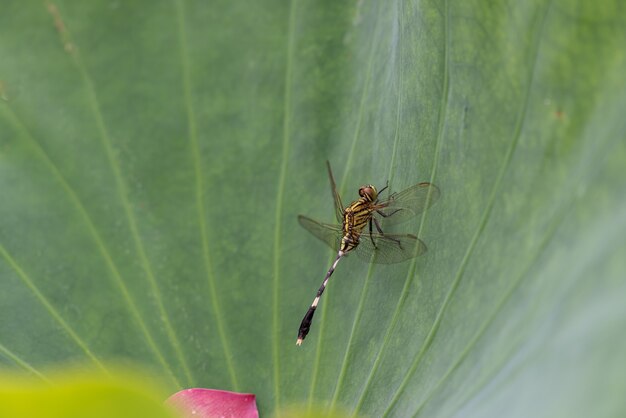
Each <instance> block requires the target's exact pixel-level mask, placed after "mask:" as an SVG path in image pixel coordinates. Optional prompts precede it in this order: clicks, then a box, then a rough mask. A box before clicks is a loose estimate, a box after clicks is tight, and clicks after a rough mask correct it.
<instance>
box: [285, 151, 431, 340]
mask: <svg viewBox="0 0 626 418" xmlns="http://www.w3.org/2000/svg"><path fill="white" fill-rule="evenodd" d="M326 168H327V170H328V177H329V179H330V187H331V192H332V196H333V201H334V206H335V216H336V218H337V223H336V224H328V223H324V222H318V221H316V220H314V219H311V218H309V217H307V216H304V215H299V216H298V222H299V223H300V225H302V227H304V229H306V230H307V231H309V232H310V233H311V234H313V235H314V236H315V237H317V238H318V239H320V240H321V241H322V242H324V243H326V244H328V245H329V246H330V247H331V248H332V249H334V250H335V251H337V257H336V258H335V261H334V262H333V263H332V265H331V267H330V269H328V272H327V273H326V276H325V277H324V281H323V282H322V285H321V286H320V288H319V290H318V291H317V295H316V296H315V299H313V303H312V304H311V306H310V307H309V310H308V311H307V312H306V314H305V315H304V318H303V319H302V322H301V323H300V328H299V330H298V339H297V340H296V345H301V344H302V341H304V339H305V338H306V336H307V334H308V333H309V330H310V328H311V323H312V322H313V315H314V314H315V309H317V305H318V304H319V301H320V298H321V297H322V293H324V290H325V289H326V285H327V284H328V280H329V279H330V276H332V274H333V272H334V271H335V268H336V267H337V264H338V263H339V260H340V259H341V258H342V257H344V256H346V255H347V254H349V253H352V252H354V253H355V254H357V256H359V257H360V258H362V259H364V260H365V261H367V262H370V261H372V262H374V263H381V264H392V263H399V262H402V261H405V260H408V259H410V258H413V257H417V256H419V255H421V254H424V253H425V252H426V244H424V242H423V241H422V240H420V239H419V238H418V237H416V236H415V235H412V234H387V233H384V232H383V229H382V227H381V222H382V223H383V224H384V225H385V227H386V226H388V225H392V224H397V223H401V222H405V221H408V220H409V219H411V218H414V217H415V216H417V215H418V214H420V213H422V212H423V211H424V210H425V209H426V208H428V207H430V205H432V204H433V203H435V201H436V200H437V199H438V198H439V194H440V193H439V189H438V188H437V186H435V185H434V184H431V183H427V182H424V183H418V184H415V185H413V186H411V187H409V188H408V189H405V190H403V191H401V192H398V193H392V194H389V196H388V197H387V198H386V199H384V200H381V199H379V197H380V194H381V193H382V192H383V191H384V190H386V189H387V188H388V185H389V184H387V185H386V186H385V187H383V188H382V189H381V190H380V191H377V190H376V188H375V187H374V186H372V185H371V184H368V185H365V186H361V187H360V188H359V196H360V197H359V199H357V200H355V201H353V202H352V203H350V204H349V205H348V206H345V207H344V206H343V204H342V203H341V196H339V193H338V192H337V186H336V183H335V179H334V177H333V172H332V169H331V167H330V162H328V161H326ZM366 227H368V231H365V232H364V230H365V228H366ZM374 228H375V231H374Z"/></svg>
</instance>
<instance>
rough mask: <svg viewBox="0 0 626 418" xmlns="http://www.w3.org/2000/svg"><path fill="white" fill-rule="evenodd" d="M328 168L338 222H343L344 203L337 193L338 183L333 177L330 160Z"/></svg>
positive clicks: (327, 163) (327, 162)
mask: <svg viewBox="0 0 626 418" xmlns="http://www.w3.org/2000/svg"><path fill="white" fill-rule="evenodd" d="M326 168H327V169H328V178H329V179H330V191H331V193H332V194H333V202H334V204H335V216H336V217H337V222H343V204H342V203H341V196H339V193H337V185H336V184H335V178H334V177H333V171H332V170H331V169H330V162H329V161H328V160H327V161H326Z"/></svg>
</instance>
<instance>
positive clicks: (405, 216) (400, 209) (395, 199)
mask: <svg viewBox="0 0 626 418" xmlns="http://www.w3.org/2000/svg"><path fill="white" fill-rule="evenodd" d="M439 195H440V193H439V189H438V188H437V186H435V185H434V184H432V183H418V184H416V185H414V186H411V187H409V188H408V189H405V190H402V191H401V192H398V193H393V194H392V195H390V196H389V198H387V199H386V200H384V201H382V202H380V203H379V204H378V206H380V207H381V208H380V209H379V211H380V212H382V213H383V214H385V215H388V216H387V217H384V218H383V219H384V224H386V225H392V224H397V223H400V222H405V221H408V220H409V219H411V218H413V217H415V216H417V215H419V214H420V213H422V212H423V211H424V209H426V208H427V207H430V206H432V204H433V203H435V202H436V201H437V199H439Z"/></svg>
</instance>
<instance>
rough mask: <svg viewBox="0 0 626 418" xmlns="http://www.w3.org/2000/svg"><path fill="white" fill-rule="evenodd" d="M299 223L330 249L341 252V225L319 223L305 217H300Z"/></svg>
mask: <svg viewBox="0 0 626 418" xmlns="http://www.w3.org/2000/svg"><path fill="white" fill-rule="evenodd" d="M298 222H300V225H302V227H303V228H304V229H306V230H307V231H309V232H310V233H311V234H313V235H315V236H316V237H317V238H318V239H319V240H321V241H322V242H325V243H326V244H327V245H328V246H329V247H330V248H332V249H333V250H335V251H339V244H340V243H341V227H340V226H339V225H331V224H326V223H323V222H318V221H316V220H314V219H311V218H308V217H306V216H304V215H298Z"/></svg>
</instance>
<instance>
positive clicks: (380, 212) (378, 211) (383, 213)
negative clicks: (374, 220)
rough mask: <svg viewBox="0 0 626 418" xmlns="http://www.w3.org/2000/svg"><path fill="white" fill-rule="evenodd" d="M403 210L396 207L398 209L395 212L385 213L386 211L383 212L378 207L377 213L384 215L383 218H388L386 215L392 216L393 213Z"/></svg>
mask: <svg viewBox="0 0 626 418" xmlns="http://www.w3.org/2000/svg"><path fill="white" fill-rule="evenodd" d="M401 210H402V209H396V210H394V211H393V212H391V213H385V212H382V211H380V210H378V209H376V213H378V214H379V215H380V216H382V217H383V218H386V217H388V216H391V215H393V214H395V213H398V212H400V211H401Z"/></svg>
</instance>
